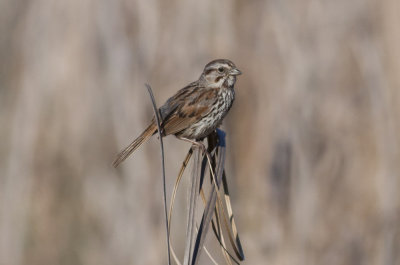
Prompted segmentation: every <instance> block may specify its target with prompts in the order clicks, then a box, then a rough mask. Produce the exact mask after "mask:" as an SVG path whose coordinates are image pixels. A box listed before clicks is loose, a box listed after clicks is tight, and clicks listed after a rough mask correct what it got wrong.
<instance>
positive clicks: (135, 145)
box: [113, 121, 157, 167]
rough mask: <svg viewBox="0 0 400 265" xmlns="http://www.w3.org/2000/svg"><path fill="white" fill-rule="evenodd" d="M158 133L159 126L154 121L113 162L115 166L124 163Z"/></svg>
mask: <svg viewBox="0 0 400 265" xmlns="http://www.w3.org/2000/svg"><path fill="white" fill-rule="evenodd" d="M156 131H157V125H156V124H155V122H154V121H153V122H152V123H151V124H150V125H149V127H147V129H146V130H144V132H142V134H141V135H139V137H138V138H136V139H135V140H134V141H133V142H132V143H131V144H130V145H128V146H127V147H126V148H125V149H124V150H122V151H121V152H120V153H119V154H118V155H117V158H116V159H115V160H114V162H113V166H114V167H117V166H118V165H119V164H120V163H121V162H123V161H124V160H125V159H126V158H127V157H128V156H129V155H130V154H132V153H133V152H134V151H135V150H136V149H137V148H138V147H139V146H140V145H141V144H143V143H144V142H146V141H147V140H148V139H149V138H150V137H151V136H152V135H153V134H154V133H155V132H156Z"/></svg>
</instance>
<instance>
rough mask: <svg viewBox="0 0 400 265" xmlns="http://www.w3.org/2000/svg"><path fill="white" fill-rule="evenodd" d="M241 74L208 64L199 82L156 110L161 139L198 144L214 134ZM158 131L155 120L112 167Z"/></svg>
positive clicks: (226, 63)
mask: <svg viewBox="0 0 400 265" xmlns="http://www.w3.org/2000/svg"><path fill="white" fill-rule="evenodd" d="M240 74H241V72H240V71H239V69H237V68H236V66H235V65H234V63H233V62H231V61H230V60H226V59H218V60H214V61H211V62H210V63H208V64H207V65H206V66H205V67H204V70H203V73H202V74H201V76H200V78H199V79H198V80H197V81H195V82H193V83H190V84H189V85H187V86H186V87H184V88H182V89H181V90H179V91H178V92H177V93H176V94H175V95H174V96H172V97H170V98H169V99H168V100H167V102H165V104H164V105H162V106H161V108H160V109H159V112H160V117H161V128H162V135H163V136H166V135H170V134H174V135H175V136H177V137H178V138H179V139H182V140H186V141H189V142H192V143H197V142H198V141H200V140H202V139H203V138H204V137H206V136H208V135H209V134H210V133H211V132H212V131H214V130H215V129H216V128H217V127H218V126H219V125H220V124H221V122H222V120H223V118H224V117H225V115H226V114H227V113H228V111H229V109H230V108H231V106H232V103H233V101H234V99H235V91H234V89H233V86H234V85H235V82H236V76H237V75H240ZM156 131H157V125H156V122H155V119H154V117H153V120H152V121H151V123H150V125H149V126H148V127H147V129H146V130H144V132H142V134H141V135H140V136H139V137H138V138H136V139H135V140H134V141H133V142H132V143H131V144H130V145H129V146H128V147H126V148H125V149H124V150H122V151H121V152H120V153H119V154H118V156H117V158H116V159H115V161H114V163H113V165H114V167H117V166H118V165H119V164H120V163H121V162H122V161H124V160H125V159H126V158H127V157H128V156H129V155H130V154H131V153H132V152H133V151H135V150H136V149H137V148H138V147H139V146H140V145H141V144H142V143H144V142H145V141H147V140H148V139H149V138H150V137H151V136H152V135H153V134H155V133H156Z"/></svg>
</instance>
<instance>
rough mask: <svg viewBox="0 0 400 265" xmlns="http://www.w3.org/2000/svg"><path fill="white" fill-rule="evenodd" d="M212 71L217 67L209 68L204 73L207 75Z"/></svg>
mask: <svg viewBox="0 0 400 265" xmlns="http://www.w3.org/2000/svg"><path fill="white" fill-rule="evenodd" d="M212 71H215V69H208V70H206V72H205V73H204V74H205V75H208V74H209V73H211V72H212Z"/></svg>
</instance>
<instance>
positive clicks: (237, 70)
mask: <svg viewBox="0 0 400 265" xmlns="http://www.w3.org/2000/svg"><path fill="white" fill-rule="evenodd" d="M229 74H230V75H241V74H242V72H240V70H239V69H237V68H234V69H232V70H231V71H230V72H229Z"/></svg>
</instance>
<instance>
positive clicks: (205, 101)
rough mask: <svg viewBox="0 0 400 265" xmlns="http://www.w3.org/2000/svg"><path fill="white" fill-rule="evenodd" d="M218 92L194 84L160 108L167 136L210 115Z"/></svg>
mask: <svg viewBox="0 0 400 265" xmlns="http://www.w3.org/2000/svg"><path fill="white" fill-rule="evenodd" d="M216 101H217V90H215V89H207V88H205V87H203V86H200V85H199V84H198V83H196V82H195V83H192V84H190V85H189V86H187V87H185V88H183V89H181V90H179V91H178V93H177V94H175V95H174V96H173V97H171V98H170V99H168V101H167V102H166V103H165V104H164V105H163V106H162V107H161V108H160V112H161V116H162V117H163V124H162V127H163V129H164V133H165V135H169V134H176V133H178V132H180V131H182V130H184V129H186V128H188V127H189V126H190V125H192V124H193V123H195V122H197V121H199V120H200V119H201V118H203V117H204V116H206V115H207V114H208V113H210V111H211V109H212V107H213V105H214V104H215V103H216Z"/></svg>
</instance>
